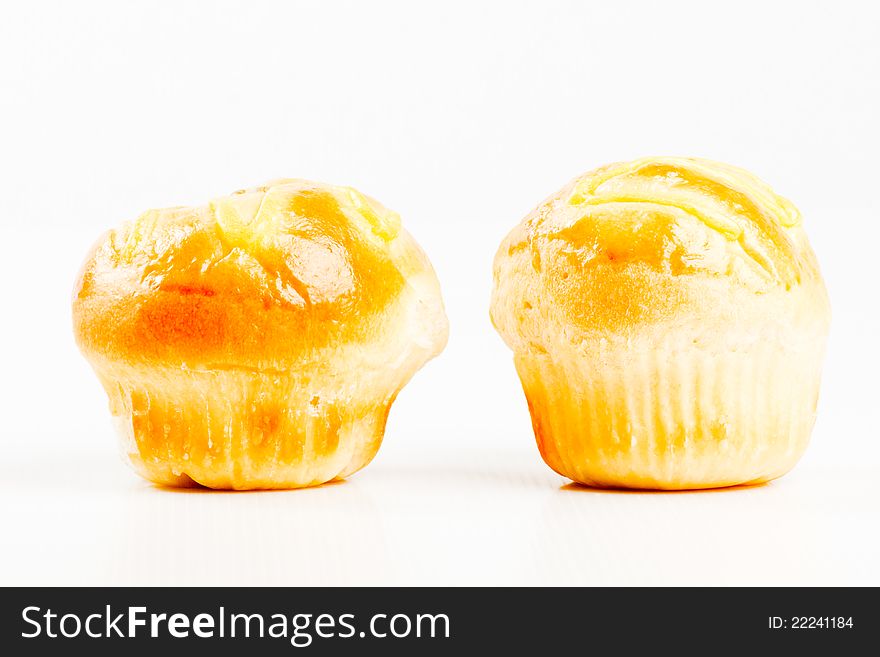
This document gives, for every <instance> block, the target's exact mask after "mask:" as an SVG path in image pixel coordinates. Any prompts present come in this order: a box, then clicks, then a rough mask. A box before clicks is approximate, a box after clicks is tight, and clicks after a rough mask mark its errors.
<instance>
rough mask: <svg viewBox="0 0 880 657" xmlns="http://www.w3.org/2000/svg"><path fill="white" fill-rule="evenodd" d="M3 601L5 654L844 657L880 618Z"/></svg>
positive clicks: (641, 599)
mask: <svg viewBox="0 0 880 657" xmlns="http://www.w3.org/2000/svg"><path fill="white" fill-rule="evenodd" d="M0 595H2V605H0V629H2V635H0V647H2V649H3V653H4V654H7V655H19V654H63V651H64V650H66V649H70V650H83V651H87V653H86V654H90V655H111V654H112V655H119V654H120V651H124V652H129V653H133V654H140V653H141V652H142V651H144V652H146V651H147V650H149V651H154V650H161V651H162V653H161V654H162V655H163V657H164V656H167V655H178V654H179V655H184V654H186V655H191V654H193V651H194V650H195V651H200V650H204V651H208V650H210V654H218V655H225V654H230V655H231V654H259V655H285V654H296V653H301V652H305V653H309V654H316V655H325V654H326V655H331V654H332V655H338V654H348V653H355V652H360V651H363V650H369V651H372V650H381V651H383V653H387V654H400V655H412V654H419V655H441V654H450V653H451V652H452V651H453V650H459V649H476V648H481V649H490V650H492V651H493V652H496V653H497V652H498V651H511V652H513V651H515V652H516V653H517V654H520V653H521V652H528V651H539V652H537V653H536V654H545V653H546V651H548V650H556V649H566V650H572V651H574V650H576V651H579V652H582V653H588V652H594V651H598V650H600V649H605V650H607V649H612V650H613V651H614V652H615V653H617V654H628V653H629V652H630V651H631V650H632V649H634V648H636V647H639V648H644V647H654V648H656V649H658V650H662V651H663V652H664V653H665V652H667V651H670V652H672V653H675V654H682V655H690V654H694V655H696V654H700V655H705V654H708V653H711V652H715V651H718V650H720V651H722V652H725V653H726V652H728V651H730V650H740V649H742V650H755V649H758V650H762V649H765V648H766V649H771V648H783V649H795V648H802V647H809V648H812V649H814V650H822V649H829V650H835V651H841V650H849V649H854V648H856V647H857V646H864V645H865V641H866V640H868V639H871V638H873V637H875V636H876V635H877V624H878V620H880V618H878V613H880V606H878V604H877V602H876V601H875V600H876V599H875V598H874V591H873V590H868V589H823V588H813V589H747V588H736V589H717V588H715V589H692V588H680V589H659V588H651V589H644V588H625V589H603V588H592V589H547V588H531V589H530V588H515V589H514V588H510V589H508V588H495V589H455V588H439V589H425V588H323V589H321V588H271V589H256V588H241V589H234V588H213V589H212V588H200V589H195V588H186V589H183V588H181V589H167V588H146V589H124V588H109V589H99V588H86V589H56V588H35V589H2V591H0ZM10 649H11V650H10ZM242 651H244V652H242ZM124 652H123V654H124ZM206 654H207V653H206ZM838 654H850V653H838Z"/></svg>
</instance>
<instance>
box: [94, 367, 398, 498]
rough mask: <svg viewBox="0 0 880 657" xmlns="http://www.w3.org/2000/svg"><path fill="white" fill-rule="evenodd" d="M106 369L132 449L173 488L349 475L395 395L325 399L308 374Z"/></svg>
mask: <svg viewBox="0 0 880 657" xmlns="http://www.w3.org/2000/svg"><path fill="white" fill-rule="evenodd" d="M99 375H100V378H101V381H102V383H103V384H104V387H105V389H106V390H107V393H108V395H109V397H110V410H111V413H112V415H113V418H114V423H115V425H116V428H117V432H118V434H119V437H120V439H121V445H122V450H123V453H124V454H125V456H126V457H127V459H128V460H129V461H130V462H131V464H132V465H133V466H134V469H135V470H136V471H137V472H138V473H139V474H140V475H141V476H143V477H144V478H146V479H148V480H150V481H152V482H155V483H157V484H161V485H166V486H187V485H194V484H200V485H202V486H207V487H210V488H223V489H239V490H241V489H273V488H300V487H305V486H314V485H318V484H321V483H324V482H327V481H331V480H333V479H338V478H342V477H345V476H347V475H349V474H351V473H353V472H355V471H357V470H359V469H361V468H362V467H364V466H365V465H367V463H369V462H370V460H371V459H372V458H373V456H375V454H376V451H377V450H378V449H379V446H380V444H381V442H382V437H383V434H384V430H385V423H386V420H387V417H388V412H389V409H390V406H391V403H392V401H393V399H394V396H395V395H396V391H395V392H393V393H391V394H389V395H388V396H386V397H382V398H378V399H376V398H364V397H363V395H360V394H359V393H358V390H357V389H353V390H347V391H346V390H334V391H333V395H332V396H329V395H328V396H324V395H322V394H320V392H319V391H318V390H317V389H315V388H314V387H313V386H310V385H309V382H308V380H307V379H305V378H304V377H303V376H301V375H300V376H297V375H293V374H287V373H277V374H276V373H266V372H253V371H250V370H243V369H229V370H211V371H204V370H202V371H195V370H183V369H174V368H149V369H145V368H129V367H115V368H114V370H113V373H112V375H109V374H107V373H106V372H104V373H99Z"/></svg>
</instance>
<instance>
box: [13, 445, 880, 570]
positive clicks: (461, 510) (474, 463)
mask: <svg viewBox="0 0 880 657" xmlns="http://www.w3.org/2000/svg"><path fill="white" fill-rule="evenodd" d="M383 449H384V450H385V451H384V452H380V455H379V457H378V458H377V460H376V461H375V462H374V463H373V464H372V465H371V466H369V467H368V468H367V469H366V470H364V471H362V472H361V473H359V474H357V475H355V476H353V477H352V478H351V479H350V480H348V481H346V482H342V483H337V484H331V485H326V486H322V487H319V488H314V489H305V490H299V491H289V492H256V493H224V492H211V491H205V490H195V491H192V490H191V491H173V490H167V489H160V488H156V487H154V486H152V485H150V484H148V483H146V482H143V481H141V480H140V479H138V478H137V477H136V476H135V475H134V474H132V473H131V472H130V471H128V470H127V468H126V467H125V466H124V465H123V464H122V463H121V462H120V461H119V459H118V458H115V457H114V455H113V452H112V450H110V449H107V450H105V451H96V452H95V453H88V454H84V453H82V452H79V453H78V454H75V453H73V452H71V453H70V454H62V455H60V456H59V455H58V454H57V450H55V456H54V457H51V456H50V455H48V454H38V453H37V452H36V450H34V449H33V448H31V449H29V450H27V451H23V452H21V453H19V454H17V455H16V454H13V455H12V456H11V458H7V460H5V461H4V462H3V463H2V464H0V499H2V500H3V505H2V507H0V523H2V526H3V527H4V528H5V531H4V539H3V543H4V546H3V552H4V557H5V558H4V559H2V560H0V583H2V584H4V585H13V584H18V585H58V584H65V585H66V584H85V585H97V584H108V585H175V584H179V585H318V586H324V585H345V584H352V585H373V584H375V585H394V584H401V585H514V584H522V585H538V584H549V585H630V584H645V585H677V584H695V585H713V584H722V585H739V584H757V585H760V584H769V585H777V584H795V585H804V584H820V585H826V584H843V585H851V584H874V585H877V584H880V568H878V554H880V534H878V526H877V518H878V516H877V503H878V495H877V492H876V490H877V489H876V482H875V481H874V478H873V477H872V471H871V470H869V469H867V468H866V469H864V470H860V469H859V468H851V469H841V468H830V467H829V468H823V467H819V466H813V465H809V464H805V465H802V466H801V467H799V468H798V469H796V470H795V471H794V472H793V473H791V474H790V475H789V476H787V477H785V478H783V479H781V480H778V481H777V482H774V483H772V484H770V485H765V486H760V487H755V488H741V489H728V490H720V491H709V492H692V493H639V492H610V491H600V490H591V489H585V488H579V487H574V486H571V485H566V481H565V480H564V479H563V478H561V477H559V476H558V475H556V474H554V473H553V472H551V471H550V470H549V469H547V468H546V467H545V466H544V465H543V463H541V461H540V460H539V457H538V455H537V451H536V450H534V451H529V450H526V449H522V450H513V449H511V450H501V449H499V450H494V451H491V450H473V451H472V453H462V451H461V450H458V451H457V453H453V452H448V453H444V452H438V453H433V454H432V453H428V452H425V451H424V450H419V451H415V450H409V451H407V450H405V449H402V448H397V449H393V450H388V449H386V448H383ZM34 459H38V460H39V462H35V461H34Z"/></svg>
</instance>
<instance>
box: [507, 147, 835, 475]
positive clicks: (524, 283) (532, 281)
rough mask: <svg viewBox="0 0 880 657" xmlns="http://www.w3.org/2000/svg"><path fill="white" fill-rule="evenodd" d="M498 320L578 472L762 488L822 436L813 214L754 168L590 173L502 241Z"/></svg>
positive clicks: (544, 440)
mask: <svg viewBox="0 0 880 657" xmlns="http://www.w3.org/2000/svg"><path fill="white" fill-rule="evenodd" d="M491 317H492V321H493V324H494V325H495V327H496V329H497V330H498V332H499V333H500V334H501V336H502V337H503V338H504V340H505V342H506V343H507V344H508V346H509V347H510V348H511V349H512V350H513V353H514V362H515V365H516V369H517V372H518V374H519V377H520V380H521V381H522V386H523V390H524V391H525V395H526V399H527V400H528V406H529V411H530V413H531V418H532V426H533V429H534V433H535V438H536V439H537V443H538V449H539V450H540V453H541V455H542V457H543V458H544V460H545V461H546V463H547V464H548V465H549V466H550V467H551V468H553V469H554V470H555V471H556V472H558V473H560V474H562V475H564V476H566V477H568V478H570V479H572V480H574V481H576V482H579V483H582V484H586V485H590V486H600V487H624V488H646V489H673V490H674V489H694V488H712V487H720V486H733V485H736V484H754V483H760V482H765V481H769V480H771V479H774V478H776V477H779V476H781V475H783V474H785V473H786V472H788V470H790V469H791V468H792V467H793V466H794V464H795V463H796V462H797V460H798V459H799V458H800V456H801V455H802V453H803V452H804V450H805V448H806V446H807V442H808V441H809V437H810V432H811V430H812V427H813V423H814V421H815V417H816V403H817V398H818V392H819V379H820V375H821V368H822V361H823V357H824V351H825V341H826V337H827V334H828V329H829V322H830V308H829V303H828V296H827V293H826V291H825V285H824V283H823V281H822V276H821V274H820V272H819V266H818V264H817V262H816V257H815V255H814V254H813V251H812V249H811V248H810V245H809V242H808V241H807V236H806V234H805V233H804V230H803V227H802V222H801V216H800V214H799V213H798V211H797V209H796V208H795V207H794V206H793V205H792V204H791V203H790V202H789V201H788V200H786V199H784V198H782V197H780V196H778V195H776V194H775V193H774V192H773V191H772V190H771V189H770V188H769V187H768V186H767V185H766V184H764V183H763V182H762V181H760V180H759V179H758V178H756V177H755V176H754V175H752V174H751V173H749V172H747V171H744V170H742V169H739V168H736V167H732V166H729V165H726V164H720V163H717V162H710V161H707V160H702V159H696V158H671V157H651V158H644V159H640V160H635V161H633V162H626V163H617V164H611V165H608V166H605V167H601V168H599V169H596V170H594V171H592V172H590V173H587V174H585V175H583V176H581V177H579V178H577V179H575V180H574V181H572V182H570V183H569V184H568V185H566V186H565V187H564V188H562V189H561V190H560V191H559V192H557V193H556V194H554V195H553V196H551V197H550V198H549V199H547V200H546V201H545V202H544V203H542V204H541V205H540V206H538V207H537V208H536V209H535V210H534V211H533V212H532V213H531V214H530V215H529V216H528V217H526V219H525V220H524V221H523V222H522V223H521V224H520V225H519V226H517V227H516V228H515V229H514V230H513V231H512V232H511V233H510V234H509V235H508V236H507V238H506V239H505V240H504V241H503V242H502V244H501V247H500V249H499V250H498V253H497V255H496V257H495V264H494V289H493V293H492V307H491Z"/></svg>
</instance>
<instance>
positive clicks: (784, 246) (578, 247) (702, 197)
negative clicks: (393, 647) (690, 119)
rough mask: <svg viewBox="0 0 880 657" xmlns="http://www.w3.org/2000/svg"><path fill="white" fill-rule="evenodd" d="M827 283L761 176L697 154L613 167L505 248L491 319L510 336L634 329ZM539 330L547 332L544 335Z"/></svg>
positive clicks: (588, 178) (586, 179) (546, 210)
mask: <svg viewBox="0 0 880 657" xmlns="http://www.w3.org/2000/svg"><path fill="white" fill-rule="evenodd" d="M801 286H804V287H810V288H812V287H817V288H818V290H817V292H816V294H817V295H818V296H821V297H822V299H821V301H822V302H823V303H825V304H826V305H827V300H825V298H824V287H823V285H822V282H821V275H820V273H819V268H818V264H817V262H816V258H815V256H814V254H813V251H812V249H811V248H810V246H809V243H808V242H807V239H806V235H805V234H804V232H803V230H802V228H801V218H800V214H799V213H798V211H797V209H796V208H795V207H794V206H793V205H792V204H791V203H790V202H789V201H788V200H786V199H784V198H782V197H781V196H778V195H777V194H775V193H774V192H773V191H772V190H771V189H770V188H769V187H768V186H767V185H766V184H765V183H763V182H762V181H761V180H759V179H758V178H757V177H755V176H754V175H752V174H751V173H749V172H747V171H745V170H743V169H739V168H737V167H733V166H729V165H726V164H721V163H717V162H711V161H708V160H702V159H697V158H673V157H649V158H643V159H640V160H635V161H632V162H623V163H615V164H611V165H608V166H604V167H601V168H599V169H596V170H594V171H591V172H589V173H587V174H584V175H583V176H581V177H579V178H577V179H575V180H573V181H572V182H571V183H569V184H568V185H567V186H565V187H564V188H563V189H562V190H560V191H559V192H558V193H556V194H554V195H553V196H551V197H550V198H549V199H547V200H546V201H545V202H544V203H542V204H541V205H540V206H539V207H538V208H536V209H535V210H534V211H533V212H532V213H531V214H530V215H529V216H528V217H527V218H526V219H525V220H524V221H523V222H522V223H521V224H520V225H519V226H517V227H516V228H515V229H514V230H513V231H512V232H511V233H510V235H508V236H507V238H506V239H505V240H504V242H503V243H502V245H501V248H500V249H499V251H498V254H497V256H496V259H495V293H494V297H493V313H492V316H493V321H494V322H495V324H496V326H497V327H498V328H499V330H501V331H502V333H503V334H506V335H512V333H513V332H515V331H516V330H518V329H517V327H516V324H517V323H519V324H523V323H528V322H529V321H532V320H530V319H529V317H528V315H529V313H528V312H527V311H529V310H530V309H533V308H535V307H536V306H539V305H540V306H542V307H543V308H544V310H545V311H546V312H544V313H540V312H539V314H540V315H542V316H543V317H544V321H546V320H547V318H548V317H552V318H555V320H557V321H564V322H567V323H569V324H570V325H571V326H573V327H576V328H579V329H583V330H600V331H615V330H621V331H627V330H631V329H633V328H635V327H637V326H639V325H644V324H646V323H656V322H674V321H676V320H677V319H680V318H682V317H694V316H696V315H698V314H699V313H700V312H705V313H707V314H712V315H714V316H718V315H719V314H727V315H729V316H732V315H734V314H735V313H736V308H729V307H728V308H725V307H723V306H724V305H725V304H727V305H728V306H729V305H730V304H731V303H732V302H733V297H732V296H731V294H733V293H735V295H734V296H735V297H736V298H737V299H742V298H744V297H749V296H751V297H754V296H756V295H758V296H759V295H765V294H768V293H771V292H775V291H781V292H785V291H791V290H794V289H796V288H799V287H801ZM532 328H533V329H534V330H531V331H530V332H531V333H532V334H537V331H538V330H537V328H535V327H532Z"/></svg>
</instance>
